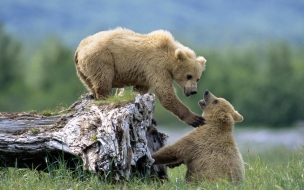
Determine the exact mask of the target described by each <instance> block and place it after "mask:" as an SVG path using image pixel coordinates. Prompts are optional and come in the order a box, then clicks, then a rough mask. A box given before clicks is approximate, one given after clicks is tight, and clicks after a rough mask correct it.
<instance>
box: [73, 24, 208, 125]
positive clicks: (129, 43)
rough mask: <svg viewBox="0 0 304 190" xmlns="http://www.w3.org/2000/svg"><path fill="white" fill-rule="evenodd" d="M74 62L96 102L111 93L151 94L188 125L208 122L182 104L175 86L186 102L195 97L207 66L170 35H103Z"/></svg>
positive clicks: (89, 41) (90, 41)
mask: <svg viewBox="0 0 304 190" xmlns="http://www.w3.org/2000/svg"><path fill="white" fill-rule="evenodd" d="M74 61H75V64H76V70H77V75H78V77H79V78H80V79H81V81H82V82H83V83H84V85H85V86H86V87H87V88H88V89H89V90H90V92H91V93H92V94H93V96H94V98H96V99H104V98H107V97H108V96H109V95H110V94H111V92H112V88H123V87H125V86H133V89H134V90H135V91H137V92H139V93H141V94H145V93H147V92H148V91H149V89H150V88H151V89H153V90H154V92H155V94H156V96H157V97H158V99H159V101H160V103H161V104H162V105H163V106H164V107H165V108H166V109H167V110H169V111H171V112H173V113H174V114H175V115H176V116H178V118H179V119H181V120H182V121H184V122H185V123H187V124H188V125H192V126H193V127H197V126H199V125H202V124H203V123H204V119H203V117H201V116H200V115H197V114H194V113H193V112H191V110H190V109H189V108H187V107H186V106H185V105H184V104H182V103H181V102H180V100H179V99H178V97H177V96H176V94H175V91H174V88H173V86H172V83H173V81H176V82H177V84H178V85H179V86H180V87H181V88H182V89H183V91H184V94H185V95H186V96H190V95H192V94H196V93H197V82H198V81H199V79H200V77H201V74H202V72H203V71H204V70H205V63H206V60H205V58H203V57H201V56H199V57H196V55H195V53H194V51H193V50H191V49H189V48H188V47H185V46H183V45H182V44H180V43H179V42H177V41H175V40H174V38H173V36H172V35H171V34H170V33H169V32H167V31H163V30H157V31H154V32H151V33H149V34H138V33H135V32H133V31H131V30H128V29H122V28H117V29H115V30H109V31H103V32H99V33H96V34H94V35H92V36H89V37H87V38H85V39H84V40H82V41H81V42H80V44H79V46H78V48H77V50H76V53H75V57H74Z"/></svg>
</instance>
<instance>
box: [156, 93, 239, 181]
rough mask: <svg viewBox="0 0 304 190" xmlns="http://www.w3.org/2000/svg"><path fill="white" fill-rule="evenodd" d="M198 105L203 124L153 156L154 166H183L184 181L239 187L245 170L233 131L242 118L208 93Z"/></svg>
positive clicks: (222, 100)
mask: <svg viewBox="0 0 304 190" xmlns="http://www.w3.org/2000/svg"><path fill="white" fill-rule="evenodd" d="M199 105H200V107H201V108H202V110H203V117H204V118H205V123H206V124H205V125H203V126H200V127H198V128H196V129H194V130H193V131H191V132H189V133H188V134H186V135H185V136H183V137H182V138H181V139H180V140H178V141H177V142H175V143H174V144H172V145H169V146H165V147H163V148H162V149H160V150H159V151H157V152H156V153H154V154H153V155H152V158H153V159H154V160H155V163H154V164H170V163H178V162H183V163H184V164H185V165H186V166H187V172H186V177H185V178H186V180H187V181H193V180H200V181H203V180H205V179H206V180H218V179H228V180H230V181H232V182H233V183H234V184H238V183H239V182H241V181H243V180H244V178H245V168H244V162H243V159H242V155H241V154H240V151H239V149H238V147H237V144H236V142H235V139H234V137H233V136H232V130H233V128H234V123H235V122H241V121H242V120H243V116H241V115H240V114H239V113H238V112H237V111H235V110H234V108H233V106H232V105H231V104H230V103H229V102H228V101H227V100H225V99H223V98H217V97H215V96H214V95H213V94H211V92H209V91H208V90H207V91H205V93H204V99H203V100H201V101H199Z"/></svg>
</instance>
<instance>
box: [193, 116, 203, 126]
mask: <svg viewBox="0 0 304 190" xmlns="http://www.w3.org/2000/svg"><path fill="white" fill-rule="evenodd" d="M204 124H205V119H204V118H203V117H202V116H195V121H194V122H192V123H190V125H191V126H192V127H199V126H201V125H204Z"/></svg>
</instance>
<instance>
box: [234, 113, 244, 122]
mask: <svg viewBox="0 0 304 190" xmlns="http://www.w3.org/2000/svg"><path fill="white" fill-rule="evenodd" d="M233 119H234V121H235V122H241V121H243V116H242V115H241V114H239V112H237V111H235V112H234V114H233Z"/></svg>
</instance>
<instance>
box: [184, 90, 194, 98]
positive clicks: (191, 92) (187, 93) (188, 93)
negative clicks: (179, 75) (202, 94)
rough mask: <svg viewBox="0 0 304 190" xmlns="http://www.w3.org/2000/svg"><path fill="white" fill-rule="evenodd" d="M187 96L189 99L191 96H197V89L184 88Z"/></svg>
mask: <svg viewBox="0 0 304 190" xmlns="http://www.w3.org/2000/svg"><path fill="white" fill-rule="evenodd" d="M184 94H185V96H187V97H189V96H190V95H194V94H197V90H196V88H184Z"/></svg>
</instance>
